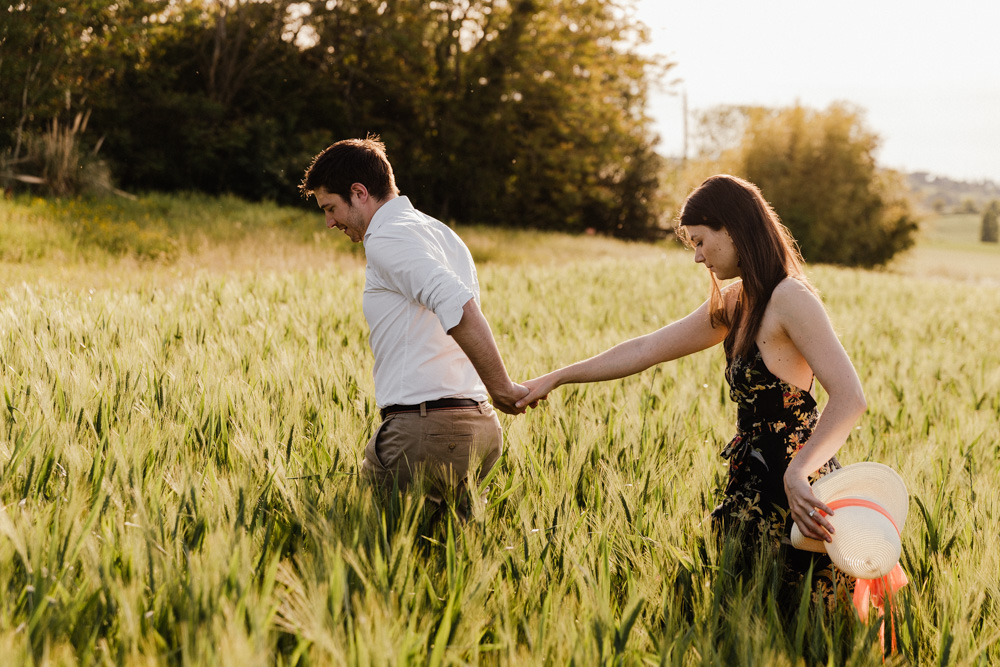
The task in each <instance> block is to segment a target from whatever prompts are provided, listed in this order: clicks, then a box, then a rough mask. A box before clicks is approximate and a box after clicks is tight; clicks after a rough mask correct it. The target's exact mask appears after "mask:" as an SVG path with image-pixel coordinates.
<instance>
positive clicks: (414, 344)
mask: <svg viewBox="0 0 1000 667" xmlns="http://www.w3.org/2000/svg"><path fill="white" fill-rule="evenodd" d="M364 246H365V255H366V257H367V260H368V266H367V268H366V270H365V291H364V298H363V302H362V303H363V309H364V313H365V319H366V320H367V321H368V328H369V330H370V332H371V333H370V335H369V337H368V342H369V344H370V345H371V348H372V353H373V354H374V355H375V402H376V403H377V404H378V407H379V408H384V407H387V406H389V405H415V404H417V403H423V402H424V401H433V400H437V399H439V398H472V399H475V400H477V401H485V400H486V399H487V398H488V397H489V394H488V393H487V391H486V386H485V385H484V384H483V382H482V380H480V379H479V374H478V373H476V369H475V368H474V367H473V366H472V362H471V361H469V358H468V357H467V356H466V355H465V352H463V351H462V348H460V347H459V346H458V343H456V342H455V340H454V339H453V338H452V337H451V336H449V335H448V334H447V331H448V330H449V329H451V328H452V327H454V326H455V325H456V324H458V323H459V322H460V321H461V319H462V309H463V307H464V306H465V304H466V303H468V301H469V299H473V298H474V299H476V302H477V303H478V302H479V278H478V277H477V275H476V265H475V264H474V263H473V261H472V255H471V253H469V249H468V248H467V247H466V246H465V243H463V242H462V239H460V238H459V237H458V235H457V234H455V232H453V231H452V230H451V228H449V227H448V226H447V225H445V224H443V223H442V222H440V221H438V220H435V219H434V218H432V217H430V216H428V215H425V214H423V213H421V212H420V211H418V210H416V209H415V208H413V205H412V204H411V203H410V200H409V198H408V197H396V198H394V199H390V200H389V201H387V202H386V203H385V204H382V206H380V207H379V209H378V210H377V211H376V212H375V215H374V216H373V217H372V219H371V222H370V223H369V225H368V229H367V231H366V233H365V238H364Z"/></svg>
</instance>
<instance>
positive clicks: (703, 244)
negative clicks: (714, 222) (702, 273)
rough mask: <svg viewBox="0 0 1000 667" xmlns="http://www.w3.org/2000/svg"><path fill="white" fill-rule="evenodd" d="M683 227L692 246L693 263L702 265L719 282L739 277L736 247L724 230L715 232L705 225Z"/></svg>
mask: <svg viewBox="0 0 1000 667" xmlns="http://www.w3.org/2000/svg"><path fill="white" fill-rule="evenodd" d="M685 227H686V228H687V233H688V239H690V241H691V245H692V246H694V261H696V262H698V263H700V264H704V265H705V267H706V268H708V270H709V271H711V272H712V273H714V274H715V277H716V278H718V279H719V280H729V279H730V278H739V277H740V266H739V257H737V255H736V245H735V244H734V243H733V240H732V239H731V238H730V237H729V233H728V232H727V231H726V230H725V229H720V230H718V231H716V230H714V229H712V228H711V227H708V226H707V225H685Z"/></svg>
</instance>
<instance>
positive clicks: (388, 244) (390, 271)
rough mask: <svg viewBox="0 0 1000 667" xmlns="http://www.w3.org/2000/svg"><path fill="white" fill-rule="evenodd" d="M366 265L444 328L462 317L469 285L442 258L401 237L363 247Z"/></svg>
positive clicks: (451, 325)
mask: <svg viewBox="0 0 1000 667" xmlns="http://www.w3.org/2000/svg"><path fill="white" fill-rule="evenodd" d="M365 252H366V255H367V258H368V264H369V267H370V268H373V269H375V270H376V271H378V272H379V275H380V276H381V277H382V279H383V280H385V281H386V282H387V283H388V284H389V285H391V286H392V287H393V289H395V290H396V291H398V292H399V293H400V294H402V295H403V296H405V297H406V298H407V299H410V300H411V301H413V302H414V303H419V304H420V305H422V306H423V307H425V308H427V309H428V310H430V311H431V312H433V313H434V314H435V315H436V316H437V318H438V321H439V322H441V326H442V327H443V328H444V330H445V332H447V331H449V330H451V329H452V328H453V327H455V326H456V325H457V324H458V323H459V322H461V321H462V314H463V309H464V308H465V304H466V303H468V302H469V299H474V298H476V294H475V292H474V291H473V290H472V288H471V287H470V286H468V285H466V284H465V283H464V282H463V281H462V279H461V278H460V277H459V276H458V274H456V273H455V272H454V271H452V270H451V269H450V268H449V267H448V265H447V264H445V263H444V260H443V259H442V258H438V257H435V256H433V254H432V253H431V252H429V251H427V250H425V249H423V248H419V247H414V246H413V245H411V244H409V243H407V242H406V240H405V239H398V238H391V239H385V240H381V239H380V240H378V241H376V242H373V243H371V244H369V246H368V247H367V248H366V249H365Z"/></svg>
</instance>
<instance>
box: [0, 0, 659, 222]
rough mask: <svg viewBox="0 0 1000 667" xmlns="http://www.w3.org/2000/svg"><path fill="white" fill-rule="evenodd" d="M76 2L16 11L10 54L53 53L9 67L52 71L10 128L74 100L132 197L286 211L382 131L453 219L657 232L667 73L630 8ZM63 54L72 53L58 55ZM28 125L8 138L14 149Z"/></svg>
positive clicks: (410, 179)
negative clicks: (656, 116)
mask: <svg viewBox="0 0 1000 667" xmlns="http://www.w3.org/2000/svg"><path fill="white" fill-rule="evenodd" d="M70 4H71V5H72V6H71V7H70V11H67V12H65V13H63V14H58V12H56V13H57V14H58V16H56V17H55V19H54V20H53V21H51V22H46V21H45V20H43V19H46V17H48V14H44V15H43V14H40V12H42V11H43V9H44V8H46V7H48V4H47V3H44V2H43V3H24V5H23V7H26V8H27V9H18V10H16V11H14V12H13V13H14V16H15V18H16V19H18V21H17V23H16V25H17V26H18V29H17V30H16V31H11V36H10V38H9V39H8V43H9V44H10V45H12V46H11V47H8V46H5V47H4V48H5V49H6V48H12V47H13V45H14V44H15V41H14V38H15V37H17V38H18V39H22V38H23V40H30V39H35V40H41V41H42V42H43V44H42V45H41V46H40V47H39V49H38V50H37V52H38V53H39V54H43V55H44V57H45V58H48V59H51V60H52V62H51V63H50V62H49V61H48V60H38V61H37V62H35V61H33V60H31V59H30V58H21V59H17V63H18V65H17V66H18V67H27V68H35V69H39V68H40V69H41V70H42V71H44V70H45V69H46V68H50V69H52V70H53V73H54V74H57V75H58V76H55V78H46V79H45V81H57V85H53V86H49V85H47V84H46V85H45V86H41V84H39V91H38V94H37V95H35V97H32V96H31V95H29V97H30V98H31V99H32V100H33V101H32V102H31V103H30V104H29V105H28V106H26V107H25V109H24V110H23V114H22V119H21V121H20V123H21V124H23V125H25V131H28V129H30V128H28V126H32V124H34V126H36V128H35V131H38V132H41V131H42V130H44V129H45V128H46V127H48V125H47V124H48V123H49V122H50V121H51V119H52V118H55V117H57V116H58V115H59V114H62V113H65V112H66V111H69V109H67V110H66V111H64V110H62V109H61V107H60V106H59V103H60V101H61V100H62V99H63V97H64V96H65V97H66V99H69V100H71V102H72V104H71V107H72V109H73V110H75V111H84V110H85V109H84V105H86V110H90V109H92V110H93V117H92V122H91V126H92V128H93V130H94V131H95V135H94V136H96V137H100V139H98V140H97V141H99V142H101V144H100V145H101V150H102V151H103V152H102V155H103V156H105V157H106V158H107V160H108V162H109V163H110V165H111V168H112V172H113V173H114V175H115V178H116V179H117V180H118V182H119V183H120V184H121V186H122V187H124V188H126V189H128V190H131V191H137V190H138V191H143V190H170V191H176V190H183V191H189V190H199V191H203V192H209V193H217V194H218V193H227V192H230V193H235V194H238V195H241V196H243V197H247V198H253V199H257V200H260V199H273V200H277V201H285V202H291V201H292V200H294V199H295V198H296V197H297V192H296V188H295V185H296V184H297V183H298V181H299V179H300V178H301V175H302V172H303V170H304V169H305V167H306V165H307V164H308V162H309V159H310V158H311V157H312V156H313V155H315V154H316V153H317V152H319V151H320V150H321V149H322V148H324V147H325V146H327V145H329V144H330V143H332V142H333V141H335V140H337V139H341V138H345V137H353V136H363V135H365V134H366V133H369V132H375V133H379V134H381V135H382V136H383V138H384V139H385V141H386V143H387V145H388V147H389V151H390V158H391V159H392V161H393V163H394V165H395V168H396V173H397V177H398V180H399V183H400V186H401V188H402V189H403V190H404V192H405V193H407V194H409V195H411V196H412V197H413V198H414V200H415V202H416V203H417V204H418V205H419V206H420V207H421V208H422V209H423V210H426V211H427V212H429V213H431V214H433V215H436V216H438V217H441V218H443V219H445V220H449V221H451V220H454V221H458V222H465V223H481V224H489V225H506V226H519V227H526V228H547V229H570V230H574V231H580V232H582V231H585V230H588V229H592V230H595V231H599V232H605V233H608V234H615V235H618V236H624V237H644V236H653V235H657V234H658V233H660V232H662V229H660V227H661V224H660V217H661V204H660V201H659V198H658V195H657V179H658V174H659V172H660V171H661V168H660V167H661V165H660V158H659V157H658V156H657V154H656V153H655V151H654V142H655V139H654V137H653V136H652V135H651V132H650V119H649V118H648V117H647V115H646V109H645V107H646V101H647V88H648V85H649V83H650V81H651V80H653V78H655V77H658V76H661V75H662V74H663V73H664V72H665V71H666V69H667V68H668V65H667V64H666V63H664V62H662V61H659V60H656V59H653V58H650V57H646V56H641V55H639V54H638V46H639V45H640V44H641V43H642V42H643V41H644V40H645V32H644V28H643V27H642V26H641V24H639V23H637V21H636V20H635V19H634V18H633V13H632V7H631V6H630V4H629V3H622V2H619V1H618V0H584V1H580V0H547V1H546V2H537V1H536V0H517V1H515V2H506V1H503V2H501V1H499V0H469V1H462V2H452V1H449V2H424V1H422V0H420V1H417V0H396V1H394V2H382V1H381V0H341V1H339V2H336V3H328V2H326V1H325V0H322V1H313V2H292V1H291V0H274V1H272V2H255V1H251V0H236V1H235V2H186V3H167V2H165V0H163V1H159V2H142V1H140V0H132V1H131V2H127V3H115V4H113V5H108V4H107V3H94V2H93V0H76V1H75V3H70ZM95 4H100V5H101V7H102V8H101V9H100V11H97V10H94V12H92V13H93V15H94V18H93V19H90V18H89V16H90V14H88V13H87V11H88V8H91V9H93V8H92V7H91V5H95ZM19 7H22V6H19ZM53 7H54V5H53ZM46 11H47V10H46ZM52 11H53V12H55V11H56V10H55V9H54V8H53V9H52ZM85 17H87V18H85ZM39 26H44V27H39ZM81 36H82V37H81ZM91 36H93V37H94V38H96V37H97V36H100V37H101V38H102V39H104V40H105V41H107V42H108V46H107V47H106V48H103V47H102V48H100V49H98V48H96V46H95V45H94V44H92V43H91V42H90V41H88V40H90V39H91ZM112 37H113V38H114V39H111V38H112ZM64 47H65V50H66V52H67V53H71V54H72V58H71V59H63V56H62V55H58V54H60V53H62V50H64ZM33 53H34V52H33ZM39 58H41V56H39ZM6 62H7V59H2V58H0V79H3V77H4V76H5V75H4V70H3V69H2V67H3V66H5V65H4V63H6ZM32 71H34V70H32ZM98 72H99V75H98V74H96V73H98ZM88 73H95V74H94V75H93V77H92V78H87V75H88ZM22 74H23V73H22V72H20V71H18V72H12V75H11V76H13V79H14V80H17V81H20V80H21V75H22ZM4 80H5V79H4ZM43 89H44V90H43ZM33 90H34V89H33ZM43 93H44V94H43ZM9 94H10V97H11V99H10V101H11V102H12V103H13V102H14V101H16V100H15V99H14V96H15V95H16V94H18V91H15V90H14V89H13V88H11V89H10V93H9ZM32 95H34V93H32ZM36 97H37V100H36V99H35V98H36ZM17 99H20V98H17ZM13 106H15V105H13V104H12V108H13ZM29 107H30V108H29ZM28 119H33V120H31V121H30V122H29V120H28ZM22 134H23V133H22V131H21V127H20V126H18V127H17V128H14V127H8V128H7V130H6V132H5V134H4V135H0V147H3V146H9V147H10V148H9V150H11V151H13V153H11V155H12V158H11V159H19V158H20V157H21V152H22V146H21V136H22ZM15 137H16V140H15ZM95 143H96V142H95ZM87 147H88V148H89V147H90V144H88V146H87Z"/></svg>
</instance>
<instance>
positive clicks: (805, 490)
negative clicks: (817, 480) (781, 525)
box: [784, 466, 834, 542]
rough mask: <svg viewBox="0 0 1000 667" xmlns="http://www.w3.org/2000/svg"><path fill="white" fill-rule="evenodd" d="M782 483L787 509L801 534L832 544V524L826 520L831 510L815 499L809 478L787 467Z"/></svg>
mask: <svg viewBox="0 0 1000 667" xmlns="http://www.w3.org/2000/svg"><path fill="white" fill-rule="evenodd" d="M784 483H785V495H786V496H788V508H789V509H790V510H791V511H792V519H793V520H794V521H795V524H796V525H797V526H798V527H799V530H800V531H802V534H803V535H805V536H806V537H811V538H812V539H814V540H823V541H824V542H832V541H833V537H831V536H832V535H833V532H834V531H833V524H831V523H830V522H829V521H828V520H827V518H826V515H828V514H829V515H832V514H833V510H831V509H830V508H829V507H827V505H826V503H824V502H823V501H821V500H820V499H819V498H817V497H816V495H815V494H814V493H813V491H812V487H811V486H809V478H808V477H806V476H805V475H802V474H799V473H797V472H796V471H795V470H794V468H793V467H792V466H789V467H788V470H787V471H785V477H784Z"/></svg>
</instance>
